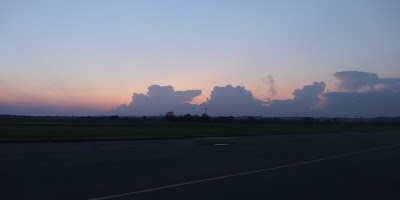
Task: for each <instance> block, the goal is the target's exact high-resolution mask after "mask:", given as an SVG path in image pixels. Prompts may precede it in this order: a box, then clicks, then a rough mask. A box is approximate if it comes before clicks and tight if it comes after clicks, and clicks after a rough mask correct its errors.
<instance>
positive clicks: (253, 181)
mask: <svg viewBox="0 0 400 200" xmlns="http://www.w3.org/2000/svg"><path fill="white" fill-rule="evenodd" d="M0 199H2V200H8V199H10V200H11V199H12V200H13V199H17V200H21V199H44V200H46V199H59V200H63V199H68V200H70V199H74V200H75V199H77V200H79V199H97V200H100V199H113V200H122V199H139V200H145V199H146V200H148V199H174V200H179V199H185V200H186V199H194V200H197V199H234V200H235V199H307V200H310V199H363V200H365V199H396V200H398V199H400V133H329V134H301V135H269V136H249V137H216V138H213V137H210V138H192V139H166V140H130V141H92V142H56V143H1V144H0Z"/></svg>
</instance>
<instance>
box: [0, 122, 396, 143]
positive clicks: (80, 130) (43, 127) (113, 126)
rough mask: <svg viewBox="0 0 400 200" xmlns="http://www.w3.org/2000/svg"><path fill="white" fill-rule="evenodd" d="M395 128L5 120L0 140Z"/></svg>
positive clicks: (0, 125) (387, 127)
mask: <svg viewBox="0 0 400 200" xmlns="http://www.w3.org/2000/svg"><path fill="white" fill-rule="evenodd" d="M388 131H390V132H397V131H400V125H399V124H391V125H371V124H361V123H360V124H359V123H354V124H322V123H241V122H206V123H204V122H171V121H165V120H160V121H142V122H134V123H132V122H124V121H62V120H57V121H16V122H13V121H7V122H0V142H29V141H78V140H103V139H151V138H185V137H206V136H237V135H260V134H299V133H329V132H335V133H338V132H388Z"/></svg>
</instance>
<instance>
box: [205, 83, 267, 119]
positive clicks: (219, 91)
mask: <svg viewBox="0 0 400 200" xmlns="http://www.w3.org/2000/svg"><path fill="white" fill-rule="evenodd" d="M264 103H265V102H263V101H261V100H258V99H255V98H254V96H253V94H252V92H251V91H249V90H246V89H245V88H244V87H242V86H236V87H233V86H232V85H227V86H225V87H218V86H216V87H214V89H213V91H212V92H211V96H210V99H209V101H207V102H205V103H203V104H202V105H200V107H204V108H207V109H208V114H209V115H211V116H241V115H255V116H259V115H262V114H263V112H264V111H265V110H264V107H263V104H264Z"/></svg>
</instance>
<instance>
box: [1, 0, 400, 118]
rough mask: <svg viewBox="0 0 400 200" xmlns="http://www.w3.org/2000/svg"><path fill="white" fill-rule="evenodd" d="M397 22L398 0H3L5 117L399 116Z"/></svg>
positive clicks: (2, 97) (2, 104) (2, 98)
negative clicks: (192, 114)
mask: <svg viewBox="0 0 400 200" xmlns="http://www.w3.org/2000/svg"><path fill="white" fill-rule="evenodd" d="M399 19H400V2H399V1H397V0H335V1H331V0H190V1H187V0H170V1H164V0H133V1H131V0H129V1H128V0H125V1H124V0H118V1H105V0H85V1H81V0H68V1H67V0H65V1H61V0H59V1H57V0H56V1H53V0H48V1H42V0H38V1H30V0H25V1H24V0H2V1H0V44H1V45H0V114H19V115H94V114H101V113H104V114H109V113H120V114H126V115H143V114H148V115H153V114H162V113H163V112H165V111H166V110H171V109H172V110H173V109H176V112H179V111H180V112H182V113H184V112H188V111H187V109H189V108H192V112H194V111H193V110H196V109H197V110H202V109H203V108H205V107H206V106H207V107H210V112H211V113H213V110H214V111H215V112H214V113H213V114H214V115H245V114H250V115H266V116H268V115H273V114H275V115H282V116H285V115H292V114H293V113H296V112H299V111H294V110H299V109H300V107H304V106H306V107H307V109H306V110H304V111H303V112H304V113H308V114H307V115H310V116H311V115H313V116H314V114H311V113H314V110H313V112H311V111H310V110H308V109H309V108H313V109H317V108H320V109H319V111H320V112H319V113H318V114H315V116H317V115H318V116H319V115H326V116H345V115H346V116H355V115H361V114H360V111H357V110H355V111H352V112H344V111H345V110H349V109H346V108H347V107H349V106H350V105H352V104H351V103H350V102H354V101H356V100H357V101H363V102H364V100H365V98H367V99H376V100H374V101H371V102H369V101H366V102H369V104H366V105H364V106H367V107H363V108H360V109H361V110H366V109H367V110H370V111H371V112H369V113H368V112H367V113H364V114H363V115H365V116H397V115H398V116H400V111H399V108H398V107H399V106H397V107H396V105H395V100H396V98H397V95H398V92H399V91H398V87H400V86H399V84H398V83H399V82H398V79H399V77H400V39H399V37H398V36H399V35H400V23H399V22H400V21H399ZM368 77H369V78H368ZM371 77H372V78H371ZM357 81H361V83H362V84H361V85H360V84H357V83H354V82H357ZM306 86H309V87H306ZM157 88H158V90H157ZM310 88H311V89H310ZM313 89H315V91H314V93H313V92H310V93H307V91H308V90H313ZM164 90H165V91H166V93H163V94H165V95H172V96H174V97H173V98H172V97H171V98H172V100H170V101H171V102H170V103H166V102H167V101H164V100H165V99H166V98H164V97H160V98H159V100H157V101H156V100H154V99H158V98H154V99H153V100H154V102H153V100H152V98H151V97H152V95H151V91H158V92H160V91H164ZM303 90H304V91H303ZM165 91H164V92H165ZM296 91H297V93H296ZM176 92H177V94H176ZM302 92H304V93H305V94H306V96H305V97H304V96H301V95H302V94H303V93H302ZM379 92H392V93H393V95H392V96H390V95H389V97H388V96H384V95H383V94H382V95H383V96H382V95H381V94H375V93H379ZM231 93H232V95H231V96H229V94H231ZM135 94H136V100H137V101H139V100H138V99H141V100H143V101H142V103H143V102H153V103H148V104H140V103H139V104H138V103H137V102H135V98H134V97H135ZM155 94H158V93H157V92H155ZM296 94H297V95H296ZM373 94H375V95H377V96H373ZM176 95H177V96H179V97H175V96H176ZM236 95H239V96H236ZM299 95H300V96H301V97H300V96H299ZM351 95H353V96H351ZM363 95H364V96H363ZM365 95H366V96H365ZM368 95H372V97H371V96H368ZM182 96H183V97H182ZM228 96H229V97H230V98H228ZM236 97H237V98H239V99H242V100H238V101H237V102H236V101H234V100H232V98H236ZM306 97H308V99H307V98H306ZM146 99H147V100H146ZM149 99H150V100H149ZM218 99H219V100H218ZM299 99H300V100H299ZM305 99H307V100H305ZM344 99H350V100H346V101H345V100H344ZM388 99H389V100H388ZM303 100H304V102H303ZM383 100H386V101H388V102H385V104H386V105H388V103H389V102H393V105H392V104H389V105H391V106H392V107H390V106H389V107H388V108H387V109H388V111H389V110H394V111H396V112H394V113H391V112H389V113H387V112H384V111H377V110H376V107H378V108H379V107H380V106H381V105H382V102H383ZM250 101H251V103H250ZM155 102H158V103H157V106H154V104H156V103H155ZM233 102H236V103H233ZM293 102H297V103H299V104H297V103H293ZM300 102H301V103H300ZM306 102H307V103H306ZM285 103H286V104H288V105H289V104H290V105H291V106H292V109H291V110H287V109H284V108H286V107H288V106H287V105H286V104H285ZM303 103H305V104H303ZM121 104H122V105H121ZM150 104H151V105H152V106H150ZM146 105H148V106H147V107H146ZM222 105H225V107H226V108H224V109H222V107H220V106H222ZM228 105H231V106H233V107H235V108H242V109H238V110H235V111H231V110H232V109H231V108H230V107H229V106H228ZM245 105H247V106H248V107H246V106H245ZM361 105H363V104H361ZM227 106H228V107H227ZM259 106H261V107H259ZM324 106H325V107H324ZM155 107H157V108H158V110H157V109H155ZM195 107H196V109H195ZM245 107H246V109H245ZM289 107H290V106H289ZM184 108H185V109H186V110H185V109H184ZM211 108H214V109H211ZM217 108H221V109H220V111H218V110H219V109H217ZM267 108H268V109H267ZM339 108H340V109H343V110H344V111H343V112H340V113H336V114H335V112H336V111H337V110H338V109H339ZM340 109H339V110H340ZM228 110H229V111H228ZM322 110H324V111H322ZM378 110H379V109H378ZM117 111H118V112H117ZM217 111H218V112H217ZM250 111H251V112H250ZM198 112H200V111H198ZM344 113H345V114H344ZM357 113H358V114H357Z"/></svg>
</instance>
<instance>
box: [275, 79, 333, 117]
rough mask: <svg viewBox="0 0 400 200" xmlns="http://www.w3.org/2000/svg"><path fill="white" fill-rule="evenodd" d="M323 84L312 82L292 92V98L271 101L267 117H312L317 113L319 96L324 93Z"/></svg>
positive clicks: (324, 85)
mask: <svg viewBox="0 0 400 200" xmlns="http://www.w3.org/2000/svg"><path fill="white" fill-rule="evenodd" d="M325 87H326V84H325V83H324V82H314V83H313V84H312V85H306V86H304V87H303V88H302V89H297V90H295V91H294V92H293V95H294V98H293V99H288V100H272V101H271V103H270V104H269V106H268V108H267V113H268V116H286V117H289V116H298V115H300V116H313V115H315V113H316V112H317V111H318V110H317V108H316V106H317V105H318V104H319V103H320V101H321V99H320V98H319V96H320V95H321V93H322V92H324V91H325Z"/></svg>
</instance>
